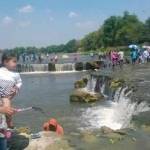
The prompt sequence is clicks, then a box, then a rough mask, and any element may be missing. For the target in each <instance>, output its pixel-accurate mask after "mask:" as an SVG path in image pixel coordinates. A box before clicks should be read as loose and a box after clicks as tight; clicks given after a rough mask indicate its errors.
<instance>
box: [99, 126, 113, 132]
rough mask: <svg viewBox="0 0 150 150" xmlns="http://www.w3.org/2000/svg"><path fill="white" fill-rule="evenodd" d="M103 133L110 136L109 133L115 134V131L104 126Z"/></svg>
mask: <svg viewBox="0 0 150 150" xmlns="http://www.w3.org/2000/svg"><path fill="white" fill-rule="evenodd" d="M101 132H102V133H103V134H108V133H112V132H114V130H112V129H111V128H109V127H106V126H103V127H101Z"/></svg>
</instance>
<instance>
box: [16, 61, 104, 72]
mask: <svg viewBox="0 0 150 150" xmlns="http://www.w3.org/2000/svg"><path fill="white" fill-rule="evenodd" d="M101 67H103V62H102V61H93V62H86V63H83V62H77V63H65V64H55V63H48V64H18V65H17V71H18V72H47V71H51V72H54V71H56V72H62V71H83V70H94V69H100V68H101Z"/></svg>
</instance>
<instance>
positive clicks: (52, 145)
mask: <svg viewBox="0 0 150 150" xmlns="http://www.w3.org/2000/svg"><path fill="white" fill-rule="evenodd" d="M39 134H40V135H41V138H38V139H31V140H30V143H29V145H28V147H27V148H26V149H25V150H73V149H72V148H71V147H70V146H69V144H68V142H67V141H66V140H64V139H63V138H62V137H59V136H58V135H56V134H55V133H54V132H40V133H39Z"/></svg>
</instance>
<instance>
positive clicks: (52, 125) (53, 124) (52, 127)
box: [43, 118, 64, 136]
mask: <svg viewBox="0 0 150 150" xmlns="http://www.w3.org/2000/svg"><path fill="white" fill-rule="evenodd" d="M43 130H44V131H52V132H56V134H57V135H60V136H61V135H63V134H64V130H63V128H62V127H61V126H60V125H59V124H58V122H57V120H56V119H54V118H52V119H50V120H49V121H48V122H46V123H44V124H43Z"/></svg>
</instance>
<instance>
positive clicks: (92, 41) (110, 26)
mask: <svg viewBox="0 0 150 150" xmlns="http://www.w3.org/2000/svg"><path fill="white" fill-rule="evenodd" d="M143 43H150V17H149V18H148V19H147V20H146V21H145V22H142V21H140V20H139V18H138V17H137V16H136V15H135V14H130V13H129V12H124V14H123V16H111V17H109V18H108V19H106V20H105V21H104V23H103V25H102V26H101V27H100V28H99V29H98V30H97V31H94V32H91V33H89V34H87V35H86V36H85V37H84V38H83V39H81V40H76V39H72V40H70V41H69V42H67V43H66V44H60V45H51V46H47V47H41V48H36V47H27V48H25V47H16V48H14V49H12V50H13V51H14V52H16V53H17V54H21V53H25V52H26V53H29V54H30V53H58V52H65V53H72V52H77V51H80V52H89V51H105V50H106V49H107V48H108V47H118V46H120V47H124V46H128V45H129V44H143Z"/></svg>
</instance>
